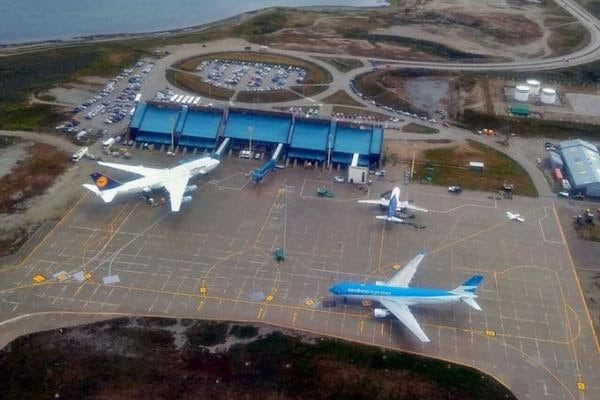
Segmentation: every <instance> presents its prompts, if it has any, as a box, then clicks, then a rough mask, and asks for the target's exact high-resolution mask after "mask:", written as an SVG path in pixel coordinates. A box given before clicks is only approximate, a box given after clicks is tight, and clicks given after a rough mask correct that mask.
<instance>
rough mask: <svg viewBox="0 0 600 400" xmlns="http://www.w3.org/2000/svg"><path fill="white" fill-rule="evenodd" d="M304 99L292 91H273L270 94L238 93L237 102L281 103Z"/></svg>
mask: <svg viewBox="0 0 600 400" xmlns="http://www.w3.org/2000/svg"><path fill="white" fill-rule="evenodd" d="M301 98H302V97H301V96H300V95H298V94H297V93H294V92H292V91H290V90H285V89H284V90H273V91H268V92H246V91H243V92H238V94H237V96H236V97H235V101H240V102H243V103H281V102H284V101H293V100H299V99H301Z"/></svg>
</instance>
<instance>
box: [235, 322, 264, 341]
mask: <svg viewBox="0 0 600 400" xmlns="http://www.w3.org/2000/svg"><path fill="white" fill-rule="evenodd" d="M229 334H230V335H233V336H235V337H236V338H239V339H251V338H253V337H256V336H258V328H257V327H255V326H252V325H232V326H231V329H230V330H229Z"/></svg>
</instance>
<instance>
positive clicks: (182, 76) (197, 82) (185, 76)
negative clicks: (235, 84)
mask: <svg viewBox="0 0 600 400" xmlns="http://www.w3.org/2000/svg"><path fill="white" fill-rule="evenodd" d="M166 78H167V80H168V81H169V82H170V83H171V84H172V85H173V86H176V87H178V88H180V89H183V90H185V91H188V92H191V93H194V94H197V95H199V96H203V97H210V98H212V99H217V100H230V99H231V97H232V96H233V94H234V92H233V90H229V89H225V88H222V87H218V86H214V85H211V84H208V83H206V82H204V81H203V80H202V79H200V77H199V76H198V75H194V74H191V73H189V72H185V71H176V70H174V69H169V70H167V73H166Z"/></svg>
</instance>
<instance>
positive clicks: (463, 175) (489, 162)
mask: <svg viewBox="0 0 600 400" xmlns="http://www.w3.org/2000/svg"><path fill="white" fill-rule="evenodd" d="M467 145H468V146H466V147H459V146H455V147H451V148H448V147H444V148H434V149H430V150H426V151H425V152H424V160H423V162H422V163H420V165H419V166H418V168H417V176H418V177H419V178H420V179H424V178H426V177H428V176H429V177H431V179H432V180H431V182H432V183H433V184H435V185H440V186H451V185H456V184H458V185H461V186H462V187H463V188H465V189H471V190H480V191H484V192H489V191H497V190H499V189H500V188H501V187H502V184H503V183H504V181H505V180H506V181H507V182H509V183H511V184H513V185H514V193H515V194H517V195H520V196H528V197H537V196H538V193H537V190H536V189H535V186H534V184H533V181H532V180H531V177H530V176H529V174H528V173H527V172H526V171H525V169H523V167H522V166H521V165H520V164H518V163H517V162H516V161H514V160H513V159H512V158H510V157H508V156H507V155H506V154H504V153H502V152H499V151H498V150H496V149H493V148H491V147H489V146H486V145H484V144H482V143H479V142H476V141H474V140H467ZM469 161H481V162H483V163H484V164H485V168H484V170H483V171H482V172H478V171H471V170H469V168H468V164H469ZM431 168H433V170H430V169H431Z"/></svg>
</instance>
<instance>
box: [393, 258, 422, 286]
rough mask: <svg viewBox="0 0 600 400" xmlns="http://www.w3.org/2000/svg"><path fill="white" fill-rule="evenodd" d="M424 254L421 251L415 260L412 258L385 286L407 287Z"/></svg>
mask: <svg viewBox="0 0 600 400" xmlns="http://www.w3.org/2000/svg"><path fill="white" fill-rule="evenodd" d="M425 254H426V253H425V252H424V251H422V252H420V253H419V254H417V256H416V257H415V258H413V259H412V260H411V261H410V262H409V263H408V264H406V265H405V266H404V268H402V269H401V270H400V271H399V272H398V273H397V274H396V275H394V276H393V277H392V279H390V280H389V281H388V282H387V284H388V285H390V286H400V287H408V285H409V283H410V281H411V280H412V278H413V276H414V275H415V272H417V268H418V267H419V264H421V261H423V258H425Z"/></svg>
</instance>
